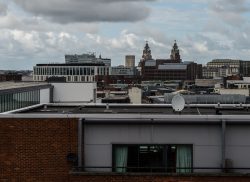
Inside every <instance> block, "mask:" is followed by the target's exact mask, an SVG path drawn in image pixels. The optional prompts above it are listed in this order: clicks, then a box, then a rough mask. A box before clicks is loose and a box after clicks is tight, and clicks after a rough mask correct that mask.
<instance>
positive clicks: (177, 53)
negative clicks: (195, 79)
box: [170, 40, 181, 62]
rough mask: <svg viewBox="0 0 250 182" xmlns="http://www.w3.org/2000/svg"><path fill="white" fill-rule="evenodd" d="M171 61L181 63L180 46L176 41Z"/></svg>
mask: <svg viewBox="0 0 250 182" xmlns="http://www.w3.org/2000/svg"><path fill="white" fill-rule="evenodd" d="M170 59H171V60H174V61H178V62H180V61H181V56H180V51H179V48H178V45H177V43H176V40H175V42H174V46H173V49H172V50H171V55H170Z"/></svg>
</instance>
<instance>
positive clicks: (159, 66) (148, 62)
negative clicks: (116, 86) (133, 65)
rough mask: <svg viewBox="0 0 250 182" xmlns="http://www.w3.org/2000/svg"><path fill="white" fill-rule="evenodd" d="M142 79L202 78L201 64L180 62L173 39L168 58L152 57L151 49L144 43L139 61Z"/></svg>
mask: <svg viewBox="0 0 250 182" xmlns="http://www.w3.org/2000/svg"><path fill="white" fill-rule="evenodd" d="M139 66H140V67H141V77H142V80H163V81H165V80H181V81H185V80H195V79H196V78H202V65H200V64H197V63H194V62H182V60H181V56H180V53H179V48H178V45H177V43H176V41H175V43H174V45H173V49H172V50H171V55H170V59H156V60H154V59H152V55H151V50H150V47H149V45H148V42H147V43H146V45H145V47H144V50H143V56H142V59H141V61H140V63H139Z"/></svg>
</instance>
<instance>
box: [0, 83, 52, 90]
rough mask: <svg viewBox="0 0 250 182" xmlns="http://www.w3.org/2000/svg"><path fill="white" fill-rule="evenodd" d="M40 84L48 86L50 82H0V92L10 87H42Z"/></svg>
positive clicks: (10, 88)
mask: <svg viewBox="0 0 250 182" xmlns="http://www.w3.org/2000/svg"><path fill="white" fill-rule="evenodd" d="M42 86H50V84H48V83H46V82H0V92H1V91H8V90H12V89H20V88H28V87H42Z"/></svg>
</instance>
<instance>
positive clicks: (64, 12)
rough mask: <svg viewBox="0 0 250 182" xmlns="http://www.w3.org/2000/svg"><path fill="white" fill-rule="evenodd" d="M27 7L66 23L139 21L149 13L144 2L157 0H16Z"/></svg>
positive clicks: (33, 11) (30, 10) (30, 11)
mask: <svg viewBox="0 0 250 182" xmlns="http://www.w3.org/2000/svg"><path fill="white" fill-rule="evenodd" d="M14 1H15V2H16V4H18V5H19V6H21V7H22V8H23V9H24V10H25V11H27V12H29V13H32V14H35V15H37V16H42V17H46V18H47V19H49V20H51V21H54V22H58V23H62V24H66V23H72V22H135V21H140V20H143V19H145V18H147V17H148V15H149V14H150V9H149V8H148V7H147V6H146V5H145V4H144V3H143V2H149V1H154V0H84V1H82V0H42V1H41V0H32V1H30V0H14Z"/></svg>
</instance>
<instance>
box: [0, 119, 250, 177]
mask: <svg viewBox="0 0 250 182" xmlns="http://www.w3.org/2000/svg"><path fill="white" fill-rule="evenodd" d="M77 121H78V119H0V182H9V181H10V182H12V181H13V182H26V181H27V182H33V181H34V182H40V181H42V182H57V181H58V182H67V181H70V182H191V181H192V182H206V181H208V182H235V181H241V182H249V181H250V178H249V177H247V176H229V177H227V176H226V177H225V176H224V177H223V176H221V177H216V176H214V177H213V176H210V177H206V176H191V177H178V176H145V175H144V176H143V175H120V176H119V175H111V174H104V175H93V174H92V175H91V174H90V175H88V174H84V175H74V174H70V173H69V172H70V171H71V170H72V164H71V163H69V162H67V159H66V156H67V154H68V153H77Z"/></svg>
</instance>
